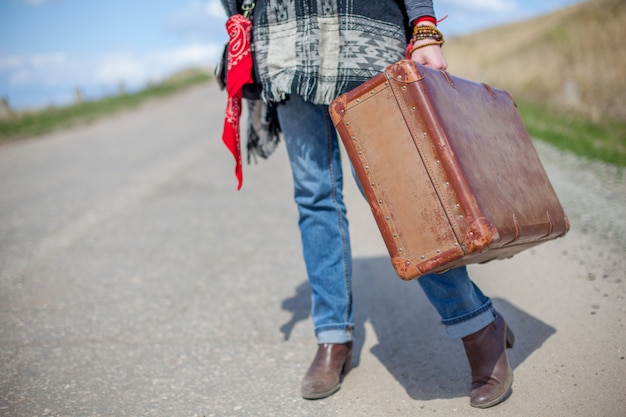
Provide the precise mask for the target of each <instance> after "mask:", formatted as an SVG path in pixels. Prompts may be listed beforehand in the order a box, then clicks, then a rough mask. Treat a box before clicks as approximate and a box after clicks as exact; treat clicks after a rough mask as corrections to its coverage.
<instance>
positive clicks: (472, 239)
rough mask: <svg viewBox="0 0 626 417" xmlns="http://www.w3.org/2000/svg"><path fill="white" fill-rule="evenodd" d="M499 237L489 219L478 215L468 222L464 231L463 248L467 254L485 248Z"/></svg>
mask: <svg viewBox="0 0 626 417" xmlns="http://www.w3.org/2000/svg"><path fill="white" fill-rule="evenodd" d="M499 238H500V236H499V233H498V229H497V228H495V227H493V224H492V222H491V220H489V219H487V218H486V217H479V218H477V219H476V220H474V221H473V222H472V223H471V224H470V227H469V228H468V229H467V232H466V233H465V250H466V251H467V253H468V254H469V253H474V252H478V251H481V250H484V249H487V248H488V247H489V245H491V244H492V243H493V242H497V241H498V240H499Z"/></svg>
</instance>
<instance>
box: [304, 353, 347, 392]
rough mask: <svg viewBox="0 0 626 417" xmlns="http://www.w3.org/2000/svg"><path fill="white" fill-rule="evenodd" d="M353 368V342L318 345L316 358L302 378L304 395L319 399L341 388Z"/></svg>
mask: <svg viewBox="0 0 626 417" xmlns="http://www.w3.org/2000/svg"><path fill="white" fill-rule="evenodd" d="M351 368H352V342H348V343H343V344H331V343H329V344H321V345H318V348H317V353H316V354H315V359H313V363H311V366H310V367H309V370H308V371H307V373H306V375H305V376H304V379H303V380H302V397H303V398H306V399H307V400H317V399H320V398H325V397H328V396H330V395H332V394H334V393H335V392H337V391H338V390H339V388H340V387H341V380H342V378H343V376H344V375H345V374H347V373H348V372H349V371H350V369H351Z"/></svg>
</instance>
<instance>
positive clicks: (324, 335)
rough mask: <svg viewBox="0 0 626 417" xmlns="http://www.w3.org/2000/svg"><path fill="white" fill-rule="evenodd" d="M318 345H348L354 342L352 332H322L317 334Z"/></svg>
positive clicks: (343, 330) (344, 330) (346, 330)
mask: <svg viewBox="0 0 626 417" xmlns="http://www.w3.org/2000/svg"><path fill="white" fill-rule="evenodd" d="M316 337H317V344H319V345H322V344H326V343H348V342H350V341H351V340H352V331H351V330H348V329H342V330H322V331H320V332H318V333H317V335H316Z"/></svg>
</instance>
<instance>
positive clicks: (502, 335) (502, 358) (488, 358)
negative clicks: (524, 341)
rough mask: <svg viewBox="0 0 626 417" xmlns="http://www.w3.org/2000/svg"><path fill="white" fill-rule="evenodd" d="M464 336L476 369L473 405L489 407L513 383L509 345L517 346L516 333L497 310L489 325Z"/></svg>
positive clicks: (474, 369)
mask: <svg viewBox="0 0 626 417" xmlns="http://www.w3.org/2000/svg"><path fill="white" fill-rule="evenodd" d="M462 340H463V345H464V346H465V353H466V354H467V359H469V363H470V368H471V369H472V393H471V395H470V405H472V406H473V407H478V408H488V407H493V406H494V405H496V404H498V403H500V402H502V401H504V400H505V399H506V398H507V397H508V395H509V394H510V393H511V386H512V385H513V370H512V369H511V365H510V364H509V358H508V356H507V353H506V349H507V348H512V347H513V342H514V336H513V332H511V330H510V329H509V328H508V327H507V325H506V323H505V322H504V319H503V318H502V316H501V315H499V314H497V313H496V318H495V320H494V321H493V322H491V323H490V324H489V325H488V326H486V327H485V328H483V329H481V330H479V331H477V332H476V333H473V334H471V335H469V336H466V337H464V338H463V339H462Z"/></svg>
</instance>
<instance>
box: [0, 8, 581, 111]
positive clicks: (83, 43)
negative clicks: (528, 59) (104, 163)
mask: <svg viewBox="0 0 626 417" xmlns="http://www.w3.org/2000/svg"><path fill="white" fill-rule="evenodd" d="M357 1H366V0H357ZM370 1H374V0H370ZM578 1H579V0H475V1H468V0H435V8H436V11H437V14H438V17H439V18H441V17H443V16H446V15H447V16H448V17H447V18H446V19H445V20H444V21H443V22H441V24H440V28H441V29H442V31H444V33H446V34H447V35H448V36H451V35H458V34H463V33H469V32H473V31H476V30H480V29H484V28H487V27H490V26H496V25H500V24H504V23H508V22H511V21H515V20H521V19H525V18H529V17H533V16H537V15H541V14H544V13H547V12H549V11H552V10H554V9H557V8H560V7H564V6H567V5H569V4H573V3H577V2H578ZM225 20H226V16H225V15H224V13H223V11H222V8H221V4H220V3H219V0H152V1H147V0H134V1H128V0H126V1H121V0H0V97H5V98H6V99H7V100H8V102H9V104H10V105H11V107H13V108H16V109H24V108H33V107H42V106H46V105H50V104H54V105H64V104H68V103H70V102H71V101H72V100H73V97H74V91H75V90H76V89H77V88H79V89H80V90H81V92H82V94H83V96H84V97H86V98H87V99H89V98H97V97H101V96H105V95H111V94H115V93H116V92H117V91H118V89H119V86H120V84H123V85H124V86H125V88H126V89H127V90H134V89H137V88H142V87H144V86H145V85H146V84H147V83H148V82H151V81H159V80H161V79H163V78H164V77H166V76H167V75H169V74H171V73H173V72H175V71H177V70H179V69H182V68H186V67H190V66H206V67H210V66H212V65H213V64H215V62H216V61H217V58H218V55H219V53H220V51H221V47H222V45H223V43H224V42H225V41H226V39H227V36H226V31H225V29H224V23H225Z"/></svg>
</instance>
